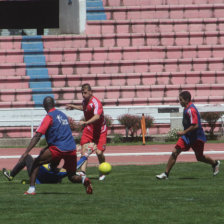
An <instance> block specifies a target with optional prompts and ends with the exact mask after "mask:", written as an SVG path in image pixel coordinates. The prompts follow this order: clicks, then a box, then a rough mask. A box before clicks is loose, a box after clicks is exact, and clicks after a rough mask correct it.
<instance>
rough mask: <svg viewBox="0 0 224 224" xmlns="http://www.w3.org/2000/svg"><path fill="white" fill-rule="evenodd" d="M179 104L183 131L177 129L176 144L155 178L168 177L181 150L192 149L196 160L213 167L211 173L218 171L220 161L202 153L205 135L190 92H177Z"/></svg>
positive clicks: (214, 173)
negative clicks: (162, 171)
mask: <svg viewBox="0 0 224 224" xmlns="http://www.w3.org/2000/svg"><path fill="white" fill-rule="evenodd" d="M179 101H180V105H181V106H182V107H184V112H183V121H182V123H183V126H184V131H179V132H177V134H178V135H179V136H180V138H179V139H178V141H177V143H176V146H175V148H174V150H173V152H172V154H171V156H170V158H169V160H168V163H167V166H166V170H165V172H164V173H161V174H160V175H156V178H157V179H168V176H169V173H170V170H171V169H172V167H173V166H174V164H175V163H176V160H177V157H178V156H179V154H180V153H181V152H182V151H188V150H189V149H190V148H192V149H193V151H194V153H195V156H196V158H197V160H198V161H200V162H204V163H208V164H210V165H211V166H212V168H213V175H214V176H215V175H217V174H218V173H219V165H220V161H219V160H218V161H216V160H213V159H212V158H210V157H209V156H206V155H204V153H203V152H204V144H205V142H206V137H205V134H204V131H203V129H202V125H201V118H200V114H199V112H198V110H197V108H196V107H195V105H194V104H193V103H192V102H191V94H190V92H188V91H183V92H181V93H180V94H179Z"/></svg>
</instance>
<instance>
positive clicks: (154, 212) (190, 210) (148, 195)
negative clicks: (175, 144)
mask: <svg viewBox="0 0 224 224" xmlns="http://www.w3.org/2000/svg"><path fill="white" fill-rule="evenodd" d="M222 164H224V161H223V162H222ZM222 164H221V169H222ZM164 168H165V165H154V166H116V167H115V166H114V167H113V171H112V173H111V174H110V175H109V176H108V177H107V179H106V180H105V181H104V182H99V181H98V179H97V168H96V167H93V168H89V169H88V173H89V177H91V178H92V183H93V188H94V194H93V195H87V194H86V193H85V190H84V187H83V186H82V185H80V184H72V183H70V182H69V181H68V180H67V178H66V179H64V180H63V183H62V184H51V185H50V184H45V185H44V184H42V185H37V195H35V196H27V195H23V193H24V192H25V191H26V190H27V188H28V185H23V184H21V183H20V181H21V179H23V178H26V177H27V173H26V172H25V171H24V172H22V173H21V174H19V175H18V176H17V177H16V178H15V179H14V180H13V181H12V182H9V181H7V180H6V179H5V178H4V177H3V176H2V175H0V214H1V215H0V223H1V224H5V223H23V224H26V223H27V224H31V223H41V224H42V223H49V224H50V223H56V224H61V223H66V224H67V223H72V224H73V223H76V224H85V223H86V224H87V223H88V224H117V223H121V224H124V223H128V224H141V223H147V224H148V223H150V224H151V223H152V224H160V223H164V224H165V223H166V224H173V223H177V224H183V223H184V224H186V223H189V224H196V223H198V224H207V223H211V224H216V223H217V224H220V223H224V212H223V208H224V172H222V171H221V172H220V173H219V175H218V176H216V177H213V176H212V171H211V167H210V166H209V165H206V164H203V163H177V164H176V166H175V167H174V169H173V170H172V173H171V175H170V178H169V180H162V181H160V180H156V178H155V175H156V174H159V173H161V172H162V171H163V170H164Z"/></svg>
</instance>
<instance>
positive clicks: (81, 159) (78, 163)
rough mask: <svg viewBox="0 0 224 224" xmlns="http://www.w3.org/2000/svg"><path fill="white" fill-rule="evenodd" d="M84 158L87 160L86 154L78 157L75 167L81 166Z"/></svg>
mask: <svg viewBox="0 0 224 224" xmlns="http://www.w3.org/2000/svg"><path fill="white" fill-rule="evenodd" d="M86 160H87V157H86V156H82V157H81V158H80V160H79V161H78V162H77V167H76V169H79V168H80V167H81V166H82V164H83V163H84V162H85V161H86Z"/></svg>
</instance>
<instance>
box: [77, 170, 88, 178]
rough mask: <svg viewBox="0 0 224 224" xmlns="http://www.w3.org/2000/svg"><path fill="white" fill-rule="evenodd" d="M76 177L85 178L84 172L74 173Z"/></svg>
mask: <svg viewBox="0 0 224 224" xmlns="http://www.w3.org/2000/svg"><path fill="white" fill-rule="evenodd" d="M76 175H77V176H80V177H85V176H86V173H85V172H84V171H79V172H76Z"/></svg>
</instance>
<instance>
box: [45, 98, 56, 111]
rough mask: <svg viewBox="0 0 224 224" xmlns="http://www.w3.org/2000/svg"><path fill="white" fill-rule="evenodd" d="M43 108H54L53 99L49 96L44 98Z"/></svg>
mask: <svg viewBox="0 0 224 224" xmlns="http://www.w3.org/2000/svg"><path fill="white" fill-rule="evenodd" d="M43 106H44V108H45V110H47V111H48V110H50V109H52V108H54V107H55V104H54V99H53V98H52V97H51V96H46V97H45V98H44V100H43Z"/></svg>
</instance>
